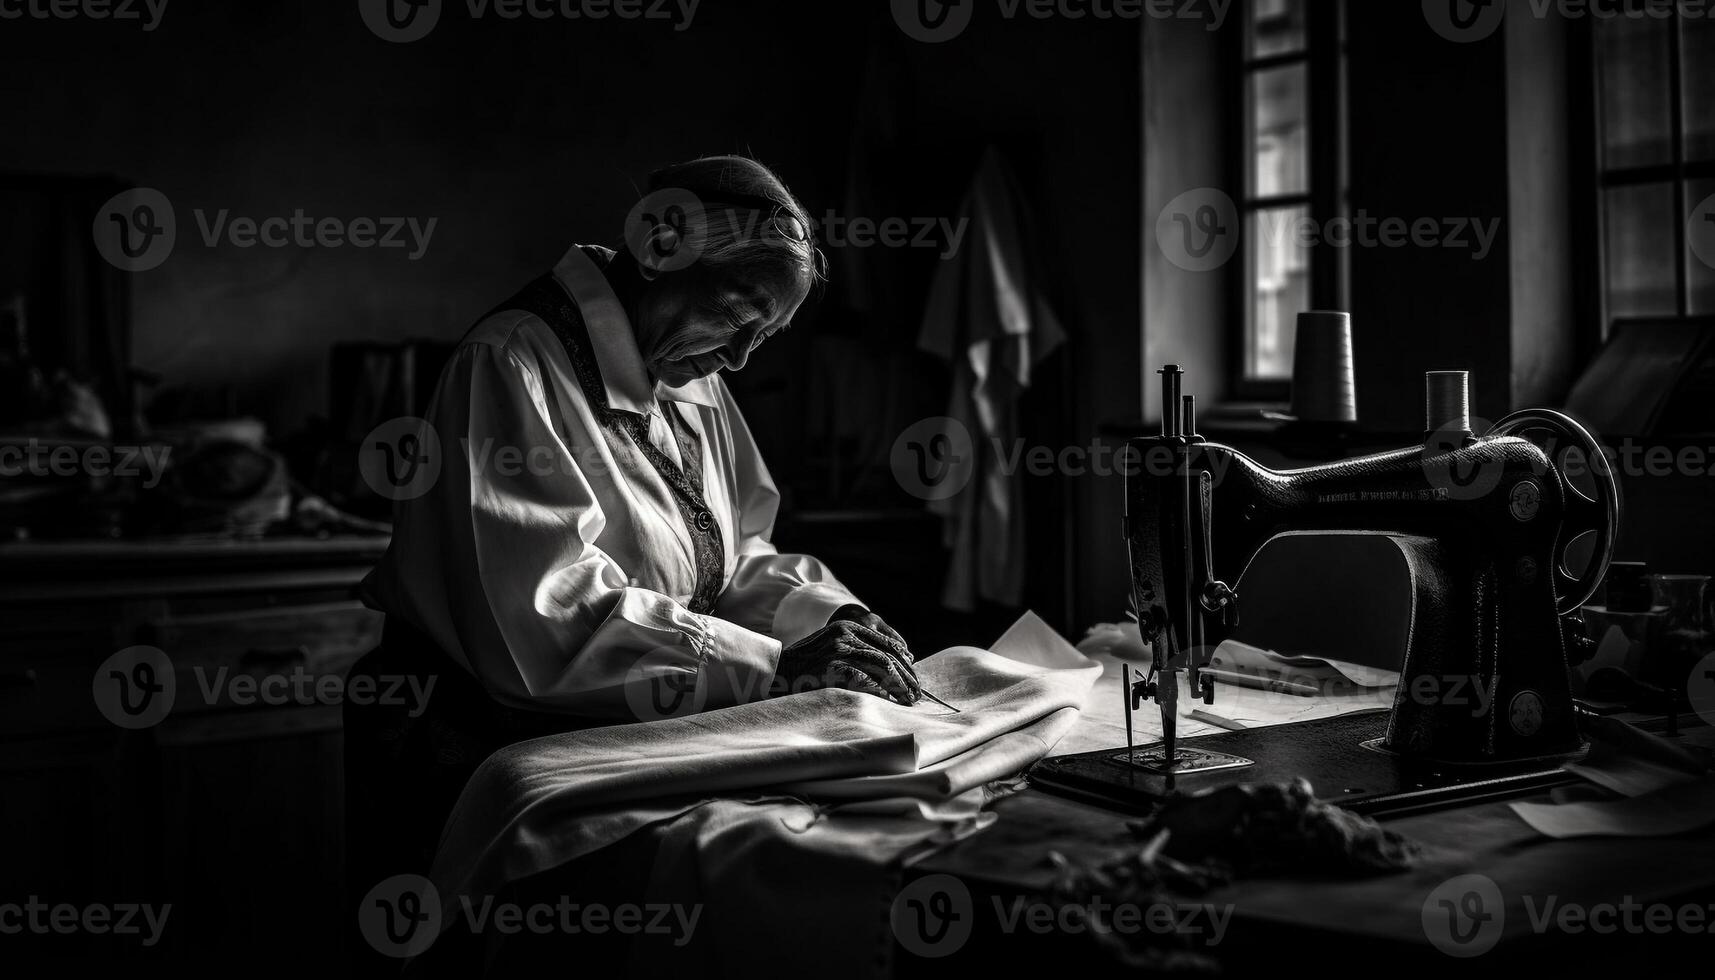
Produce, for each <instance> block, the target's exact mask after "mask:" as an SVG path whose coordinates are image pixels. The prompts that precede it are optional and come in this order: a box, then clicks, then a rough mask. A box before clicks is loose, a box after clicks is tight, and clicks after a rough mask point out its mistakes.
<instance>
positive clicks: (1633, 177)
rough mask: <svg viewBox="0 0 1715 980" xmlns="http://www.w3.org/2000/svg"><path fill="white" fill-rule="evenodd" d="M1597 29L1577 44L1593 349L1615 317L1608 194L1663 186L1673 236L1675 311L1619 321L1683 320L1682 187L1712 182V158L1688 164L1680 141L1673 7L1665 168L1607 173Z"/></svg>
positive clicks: (1686, 298)
mask: <svg viewBox="0 0 1715 980" xmlns="http://www.w3.org/2000/svg"><path fill="white" fill-rule="evenodd" d="M1598 29H1599V25H1597V24H1594V23H1590V24H1586V25H1585V26H1584V29H1583V30H1582V31H1581V35H1582V36H1581V37H1580V38H1579V43H1580V46H1581V48H1582V49H1583V50H1582V52H1581V54H1582V57H1581V58H1580V61H1581V62H1582V64H1583V66H1584V68H1585V70H1586V71H1587V73H1588V74H1587V78H1586V83H1585V85H1584V86H1582V88H1583V91H1584V98H1585V106H1586V117H1587V118H1588V120H1589V128H1588V130H1587V132H1588V133H1589V134H1590V136H1591V137H1592V138H1591V140H1590V142H1589V143H1588V144H1587V145H1588V146H1589V156H1588V158H1587V159H1588V165H1589V174H1590V180H1589V187H1590V197H1589V200H1590V201H1591V208H1590V211H1591V213H1592V214H1593V215H1594V222H1593V224H1594V231H1595V239H1594V244H1593V247H1592V249H1591V251H1592V253H1593V254H1592V255H1590V256H1588V257H1587V258H1586V259H1585V263H1586V264H1585V268H1588V269H1592V270H1594V273H1595V274H1594V275H1593V276H1592V278H1593V279H1594V284H1593V287H1592V288H1593V291H1594V294H1595V295H1594V297H1593V299H1594V303H1595V308H1596V309H1597V310H1598V313H1597V316H1596V323H1595V324H1594V328H1595V329H1594V335H1593V337H1592V338H1591V340H1592V343H1591V344H1590V345H1589V346H1590V347H1591V348H1592V349H1594V348H1595V347H1598V346H1600V344H1601V343H1602V342H1603V341H1605V340H1606V339H1607V337H1608V335H1609V334H1610V333H1612V332H1613V324H1614V321H1615V316H1616V314H1615V313H1614V308H1613V301H1612V296H1611V290H1610V288H1609V287H1610V283H1611V280H1610V278H1609V273H1610V272H1611V271H1612V269H1611V265H1610V263H1609V257H1610V256H1609V248H1608V228H1609V214H1608V206H1607V194H1608V192H1609V191H1610V190H1614V189H1616V188H1622V187H1647V186H1651V185H1659V184H1667V185H1668V186H1669V190H1670V192H1671V194H1672V199H1673V205H1672V212H1671V213H1672V215H1673V221H1672V225H1673V228H1672V236H1673V256H1674V259H1673V275H1674V290H1673V294H1674V308H1673V310H1672V311H1671V312H1666V313H1658V312H1649V313H1639V312H1631V313H1626V314H1624V316H1623V317H1622V318H1633V319H1635V318H1638V317H1652V316H1654V317H1660V316H1670V317H1675V318H1679V319H1684V318H1687V317H1690V316H1691V315H1692V312H1691V288H1692V268H1691V263H1692V262H1693V261H1695V259H1694V258H1693V257H1692V255H1691V249H1690V247H1689V244H1688V242H1687V240H1686V227H1685V225H1686V221H1687V220H1688V217H1689V207H1690V205H1691V201H1690V200H1689V197H1688V195H1687V193H1686V191H1687V187H1688V185H1689V184H1691V183H1692V182H1694V181H1699V180H1715V158H1711V159H1705V160H1691V159H1689V158H1688V155H1687V150H1686V141H1685V87H1684V86H1685V77H1684V64H1683V62H1684V48H1685V16H1684V14H1683V13H1682V12H1681V11H1680V10H1679V9H1678V8H1677V7H1675V8H1674V10H1673V17H1672V19H1671V21H1670V22H1669V32H1670V33H1669V38H1668V65H1667V80H1666V83H1667V103H1668V130H1669V131H1668V147H1669V156H1668V162H1666V163H1652V164H1641V165H1632V166H1620V167H1610V166H1608V163H1607V152H1608V134H1607V130H1606V125H1607V122H1608V119H1607V113H1606V111H1605V108H1604V100H1603V84H1604V77H1603V70H1604V64H1603V60H1602V45H1601V41H1600V39H1599V38H1598V37H1597V35H1596V31H1597V30H1598Z"/></svg>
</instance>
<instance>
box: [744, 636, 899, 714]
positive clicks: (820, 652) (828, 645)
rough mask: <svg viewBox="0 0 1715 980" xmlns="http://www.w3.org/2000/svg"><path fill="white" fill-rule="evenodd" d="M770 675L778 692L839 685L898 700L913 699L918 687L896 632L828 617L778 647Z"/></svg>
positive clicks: (846, 688) (838, 686)
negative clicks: (777, 662)
mask: <svg viewBox="0 0 1715 980" xmlns="http://www.w3.org/2000/svg"><path fill="white" fill-rule="evenodd" d="M870 615H873V614H870ZM882 625H883V626H884V627H885V626H886V624H885V623H883V624H882ZM774 679H775V683H776V687H777V688H780V687H783V688H784V692H783V693H796V692H799V691H805V690H813V689H816V688H824V687H826V688H840V689H842V690H847V691H859V692H861V693H864V694H871V695H874V696H875V697H878V698H887V699H889V700H892V701H897V702H899V703H900V704H916V703H917V699H918V698H919V697H921V696H922V692H923V688H922V686H921V685H920V684H918V683H917V671H916V670H914V669H913V668H912V666H911V653H910V651H909V650H907V649H906V647H905V641H904V640H902V639H900V638H899V634H898V633H895V632H893V630H891V629H889V630H887V632H886V633H883V632H881V631H879V630H876V629H873V628H871V627H870V626H867V625H865V624H863V623H860V622H856V621H853V620H849V619H834V620H831V621H830V622H829V623H828V625H826V626H824V627H822V628H821V629H819V630H817V631H816V632H814V633H811V634H810V635H809V636H806V637H804V638H803V639H802V640H799V641H798V642H797V643H794V644H792V645H791V646H789V647H787V648H786V649H785V650H782V651H781V652H780V666H779V667H778V668H777V669H776V670H775V675H774Z"/></svg>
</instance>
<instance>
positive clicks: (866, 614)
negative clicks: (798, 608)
mask: <svg viewBox="0 0 1715 980" xmlns="http://www.w3.org/2000/svg"><path fill="white" fill-rule="evenodd" d="M828 622H830V623H832V622H848V623H856V624H858V625H859V626H867V627H869V628H870V629H872V630H875V631H876V632H877V633H880V634H881V635H882V636H884V637H886V638H887V639H889V640H891V641H893V644H894V647H895V650H894V652H896V653H898V654H899V656H900V659H902V660H904V661H905V662H906V663H908V664H915V663H916V662H917V658H916V657H914V656H912V655H911V648H910V647H909V646H907V645H906V643H905V637H903V636H900V635H899V632H898V631H897V630H895V629H894V628H893V627H891V626H889V625H887V621H886V620H884V619H882V618H881V617H880V616H877V615H876V614H875V613H872V612H870V611H869V610H868V609H865V608H864V607H862V606H858V605H847V606H841V607H840V608H839V611H837V612H835V613H834V614H833V615H832V616H830V617H828Z"/></svg>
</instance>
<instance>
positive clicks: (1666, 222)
mask: <svg viewBox="0 0 1715 980" xmlns="http://www.w3.org/2000/svg"><path fill="white" fill-rule="evenodd" d="M1603 204H1604V208H1605V210H1604V222H1605V226H1606V232H1607V235H1606V237H1607V243H1606V244H1607V249H1606V254H1605V256H1604V258H1605V260H1606V262H1607V267H1608V315H1609V316H1610V317H1621V316H1657V315H1663V314H1672V313H1674V312H1675V311H1677V310H1678V308H1679V303H1678V297H1677V295H1676V293H1677V290H1678V284H1679V276H1678V274H1677V270H1676V265H1677V263H1676V262H1675V261H1674V258H1675V256H1674V254H1673V245H1674V241H1675V238H1676V236H1675V235H1674V233H1673V222H1674V214H1673V185H1672V184H1642V185H1639V186H1636V187H1614V188H1610V189H1609V190H1608V191H1607V192H1606V193H1605V194H1604V195H1603Z"/></svg>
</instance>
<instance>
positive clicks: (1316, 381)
mask: <svg viewBox="0 0 1715 980" xmlns="http://www.w3.org/2000/svg"><path fill="white" fill-rule="evenodd" d="M1292 415H1293V417H1294V418H1297V419H1298V420H1299V421H1302V422H1356V421H1357V420H1358V388H1357V382H1356V381H1355V380H1354V378H1353V368H1352V317H1351V314H1349V313H1341V312H1337V311H1333V310H1310V311H1308V312H1304V313H1300V314H1298V338H1297V340H1296V341H1294V343H1293V352H1292Z"/></svg>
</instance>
